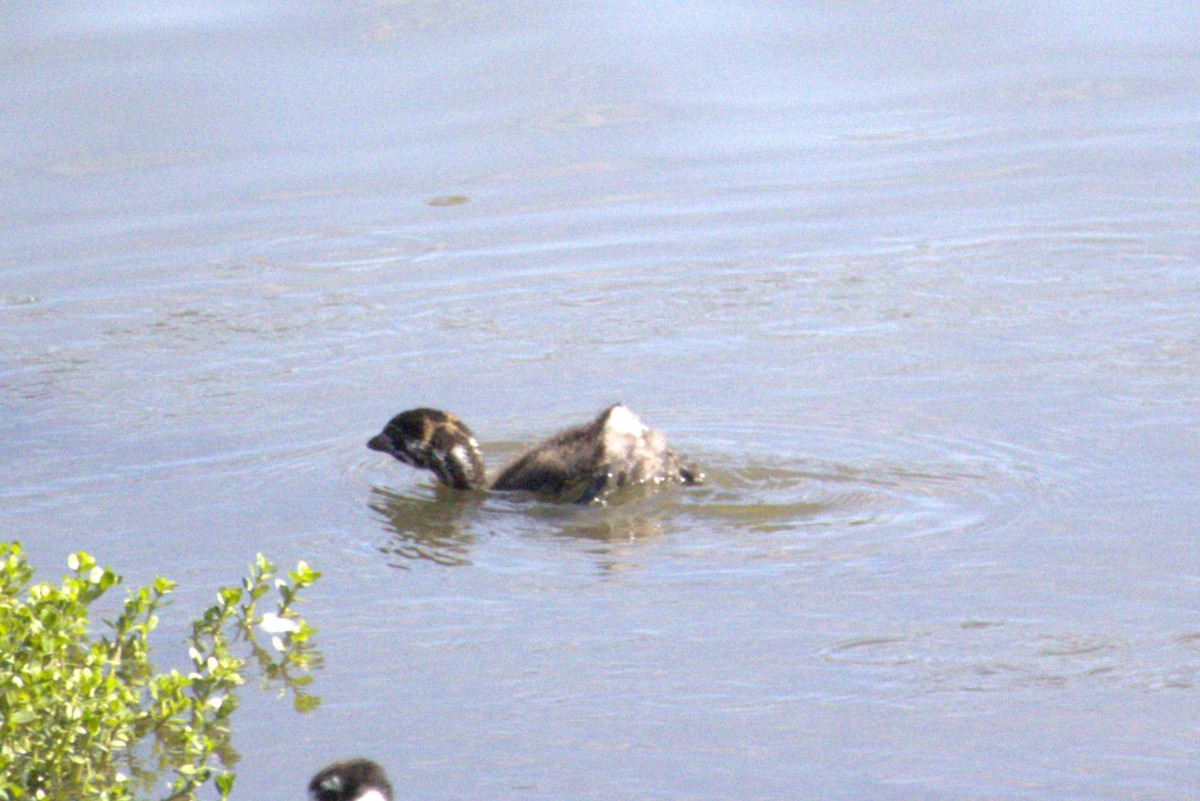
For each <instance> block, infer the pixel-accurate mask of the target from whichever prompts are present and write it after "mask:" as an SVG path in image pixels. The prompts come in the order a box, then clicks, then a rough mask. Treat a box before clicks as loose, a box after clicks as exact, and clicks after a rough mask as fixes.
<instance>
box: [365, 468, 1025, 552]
mask: <svg viewBox="0 0 1200 801" xmlns="http://www.w3.org/2000/svg"><path fill="white" fill-rule="evenodd" d="M696 456H697V457H698V458H697V460H696V461H697V463H698V464H703V465H704V468H705V471H706V475H707V478H706V482H705V484H703V485H700V486H693V487H676V486H669V487H647V486H633V487H625V488H622V489H621V490H619V491H617V492H615V493H612V494H611V495H609V496H607V497H606V498H605V500H604V502H603V503H595V504H592V505H587V506H579V505H573V504H561V503H552V502H547V501H545V500H543V499H540V498H537V497H535V496H532V495H528V494H524V493H470V492H461V491H456V490H450V489H447V488H445V487H442V486H441V485H438V484H434V483H424V482H421V483H414V484H412V485H410V486H409V487H406V488H404V489H400V490H392V489H386V488H383V487H378V486H373V487H371V489H370V499H369V501H368V506H369V507H370V508H371V509H372V510H373V511H374V512H375V513H376V514H378V515H379V516H380V518H381V519H382V521H383V525H384V528H385V530H386V531H387V533H388V540H387V543H386V544H385V545H384V546H382V548H381V550H382V551H383V552H384V553H386V554H387V555H388V556H389V563H390V564H392V565H393V566H396V567H406V566H407V565H408V563H410V562H412V561H413V560H424V561H429V562H433V563H435V564H439V565H443V566H460V565H466V564H470V563H471V553H472V551H475V550H477V549H478V548H479V547H481V546H482V544H483V543H484V542H485V541H487V540H489V539H490V538H492V537H493V536H498V537H501V538H503V541H504V542H506V543H507V542H512V541H522V542H525V543H530V542H537V541H539V540H541V541H554V540H565V541H574V542H579V543H593V544H595V545H598V546H602V547H597V548H587V549H586V550H588V551H590V552H591V553H592V554H593V555H594V556H595V557H596V559H597V561H598V563H599V566H600V567H601V569H602V570H603V569H605V566H606V564H607V560H609V559H610V558H612V557H613V556H614V555H615V554H616V553H617V550H619V551H620V553H621V556H620V559H621V561H622V562H624V561H625V558H626V557H627V556H628V550H627V549H626V548H619V547H618V546H624V545H629V544H638V545H639V546H645V545H646V544H649V543H655V542H662V541H666V540H669V539H670V538H671V536H672V535H674V534H677V533H682V534H686V537H687V543H688V547H692V548H702V549H706V550H713V551H716V550H728V549H734V548H740V547H742V546H743V545H745V544H746V543H748V542H750V540H747V539H746V538H745V535H752V536H753V537H754V538H755V540H754V541H757V542H758V543H759V544H760V545H761V544H762V543H763V538H772V539H774V540H776V541H777V542H778V544H779V546H780V547H781V548H782V552H784V553H787V554H791V555H792V556H793V557H795V555H796V554H797V553H798V552H807V553H808V557H807V558H809V559H822V558H831V557H829V554H828V552H827V551H824V550H822V549H821V546H820V543H821V542H823V541H826V540H828V541H839V542H842V543H843V545H842V546H837V547H840V548H843V550H841V551H839V553H840V554H841V555H840V556H839V557H838V558H845V557H846V553H845V551H844V548H850V549H851V550H853V551H854V552H855V553H858V554H860V555H867V554H874V553H876V552H878V551H881V550H886V549H888V548H892V547H895V546H896V544H897V543H900V542H903V541H905V540H910V539H914V540H921V539H929V538H933V537H939V536H941V537H953V535H957V534H961V533H963V532H966V531H969V530H973V529H975V528H977V527H978V526H980V525H983V524H985V523H986V524H991V525H995V524H997V523H998V522H999V521H1002V520H1005V519H1006V517H1008V516H1011V515H1012V514H1013V509H1014V503H1015V502H1014V498H1016V497H1017V496H1021V495H1023V494H1024V493H1025V492H1026V490H1027V488H1025V487H1022V486H1021V485H1014V484H1013V483H1012V481H1011V480H1010V476H1009V475H1008V471H1006V470H1005V469H1004V465H1002V464H993V463H989V462H988V461H987V460H986V459H979V460H974V461H968V462H965V461H963V460H962V459H937V458H935V455H934V454H927V456H929V458H928V459H926V460H900V461H889V460H883V459H866V458H864V459H862V460H860V461H857V462H853V461H847V462H839V461H828V460H819V459H793V460H781V459H774V460H766V459H763V458H761V457H749V456H745V455H743V456H740V457H739V456H735V455H731V454H714V453H707V454H696ZM504 547H508V546H507V545H506V546H504ZM517 547H523V546H517ZM822 554H824V555H822ZM543 555H544V554H543Z"/></svg>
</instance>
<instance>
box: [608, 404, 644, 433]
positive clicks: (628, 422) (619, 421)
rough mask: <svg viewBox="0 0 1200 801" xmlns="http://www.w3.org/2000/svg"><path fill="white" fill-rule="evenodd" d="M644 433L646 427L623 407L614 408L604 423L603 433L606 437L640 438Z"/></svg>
mask: <svg viewBox="0 0 1200 801" xmlns="http://www.w3.org/2000/svg"><path fill="white" fill-rule="evenodd" d="M645 431H646V426H644V425H642V421H641V420H639V419H638V416H637V415H636V414H634V413H633V412H631V411H629V409H628V408H627V407H625V406H614V407H613V409H612V411H611V412H609V413H608V420H606V421H605V423H604V433H605V434H606V435H608V436H626V437H640V436H642V434H643V433H645Z"/></svg>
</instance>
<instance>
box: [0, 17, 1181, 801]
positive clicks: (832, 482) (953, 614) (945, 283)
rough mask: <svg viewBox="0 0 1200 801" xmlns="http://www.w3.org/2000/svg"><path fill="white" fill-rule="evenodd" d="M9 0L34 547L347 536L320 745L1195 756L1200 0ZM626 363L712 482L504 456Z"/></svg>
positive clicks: (1105, 765)
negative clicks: (485, 465)
mask: <svg viewBox="0 0 1200 801" xmlns="http://www.w3.org/2000/svg"><path fill="white" fill-rule="evenodd" d="M643 5H644V4H634V3H616V4H611V3H610V4H582V5H580V4H574V5H571V4H568V6H567V7H566V8H564V7H562V4H540V3H516V4H494V3H467V2H463V3H455V2H422V3H413V2H360V3H347V2H323V3H303V2H300V3H297V2H287V3H284V2H278V3H276V2H271V1H270V0H267V1H265V2H261V3H239V2H221V1H220V0H206V1H205V2H195V3H138V2H130V3H118V2H100V3H96V2H91V3H72V2H67V3H58V4H55V6H54V7H53V8H51V9H47V8H44V7H40V6H38V7H35V6H34V4H31V3H24V2H17V3H7V4H4V5H3V6H2V7H0V31H2V33H0V48H2V52H3V57H4V62H5V64H6V66H5V69H4V70H3V71H2V73H0V108H3V111H4V113H3V115H0V145H2V149H0V181H2V182H3V185H4V193H3V198H4V199H3V204H2V207H0V353H3V356H0V405H2V407H3V414H2V415H0V508H2V509H3V512H4V520H5V524H6V529H7V532H8V536H11V537H16V538H19V539H21V540H22V541H23V543H24V544H25V546H26V548H27V550H28V551H29V552H30V554H31V557H32V559H33V561H34V563H35V564H36V565H37V566H38V568H39V569H40V571H41V573H42V575H44V576H47V577H53V576H55V575H57V574H58V573H59V572H61V571H62V570H64V569H65V559H66V556H67V554H69V553H70V552H72V551H74V550H77V549H85V550H87V551H89V552H91V553H93V554H95V555H96V556H97V557H98V558H100V559H101V561H103V562H106V563H108V564H110V565H112V566H113V567H114V569H116V570H117V571H118V572H120V573H123V574H124V575H125V576H126V578H127V581H128V582H130V583H137V582H144V581H147V580H148V579H149V578H151V577H153V576H155V575H159V574H165V575H168V576H170V577H172V578H175V579H177V580H179V581H180V582H181V588H180V592H179V599H178V601H177V603H176V605H175V607H174V608H173V609H172V611H171V616H172V617H173V619H172V620H170V621H167V622H166V623H165V624H164V628H163V632H164V633H163V638H164V639H163V642H162V645H161V647H162V648H164V649H169V648H171V647H172V645H171V643H172V642H173V641H174V640H173V638H178V637H179V636H181V635H182V632H183V630H184V625H185V623H186V619H187V618H188V617H189V616H190V614H191V613H192V611H193V610H198V609H199V608H200V607H202V606H203V605H204V604H206V603H208V602H209V599H210V598H211V593H212V591H213V589H214V588H215V587H216V586H217V585H218V584H219V583H227V582H230V581H233V580H235V578H236V576H237V574H238V573H239V571H241V569H242V568H243V566H244V565H245V564H246V563H247V562H248V561H250V560H251V559H252V558H253V555H254V553H255V552H256V551H263V552H265V553H267V554H268V555H270V556H271V557H272V558H274V559H276V560H278V561H280V562H294V561H295V560H297V559H306V560H308V561H309V562H310V563H311V564H312V565H314V566H315V567H317V568H318V569H320V570H322V571H323V572H324V574H325V577H324V578H323V579H322V581H321V582H320V584H319V586H318V587H316V588H314V592H312V593H311V594H310V596H309V603H308V604H307V606H306V607H305V610H304V611H305V612H306V614H307V615H308V616H309V618H310V619H311V620H312V621H313V622H314V623H315V624H316V625H317V626H318V627H319V628H320V634H319V635H318V641H319V644H320V647H321V651H322V653H323V655H324V663H323V666H322V667H321V668H320V669H319V670H318V671H317V673H316V681H315V684H314V686H313V688H312V689H313V692H315V693H316V694H318V695H319V696H321V699H322V702H321V704H320V706H319V708H318V709H317V710H316V711H314V712H312V713H310V714H307V715H301V714H298V713H296V712H295V711H293V710H292V708H291V705H290V703H289V702H288V700H287V699H286V698H284V699H277V698H275V697H274V695H273V694H271V693H261V692H258V691H257V690H254V689H252V688H248V689H247V690H246V692H245V693H244V694H243V697H242V709H241V711H240V713H239V716H238V722H237V728H236V731H235V745H236V747H237V749H238V751H239V752H240V754H241V761H240V763H239V764H238V766H237V768H238V771H239V778H238V786H237V789H238V791H239V796H240V797H242V798H298V797H300V796H301V794H302V789H303V786H304V784H305V782H306V780H307V777H308V776H309V775H310V774H311V773H312V772H313V771H314V770H315V769H316V767H318V766H319V765H321V764H323V763H324V762H326V761H329V760H331V759H334V758H337V757H343V756H347V755H354V754H366V755H371V756H373V757H375V758H376V759H378V760H379V761H380V762H382V763H384V764H385V765H386V766H387V768H388V770H389V771H390V772H391V774H392V776H393V778H394V780H395V783H396V784H397V786H398V788H400V797H403V798H428V799H443V798H444V799H503V798H511V799H625V798H641V799H671V800H672V801H674V800H676V799H713V800H714V801H715V800H716V799H721V800H723V801H724V800H728V799H785V798H821V799H829V798H847V799H851V798H853V799H863V798H875V799H879V798H889V799H910V798H931V799H976V798H978V799H982V798H989V799H997V798H998V799H1045V798H1056V799H1074V798H1079V799H1084V798H1087V799H1095V798H1106V799H1107V798H1112V799H1133V798H1137V799H1190V798H1194V797H1196V793H1197V792H1198V791H1200V618H1198V617H1197V613H1198V612H1200V545H1198V542H1200V539H1198V534H1200V530H1198V529H1200V514H1198V513H1197V508H1198V506H1200V355H1198V354H1200V270H1198V267H1200V226H1198V224H1197V220H1200V90H1198V87H1197V82H1196V76H1197V74H1200V44H1198V42H1200V38H1198V37H1197V36H1196V32H1197V31H1198V30H1200V13H1198V12H1196V11H1195V10H1193V9H1190V8H1187V7H1186V6H1185V5H1183V4H1181V5H1179V6H1178V7H1175V8H1174V10H1165V9H1163V8H1160V7H1159V6H1158V5H1157V4H1153V3H1144V2H1135V3H1132V4H1130V3H1123V4H1117V3H1108V2H1102V3H1099V4H1092V5H1090V6H1087V7H1086V8H1084V7H1081V6H1078V5H1077V4H1070V3H1057V2H1051V3H1049V4H1047V3H1038V4H1023V3H1017V4H1012V3H1004V4H1001V3H986V2H971V3H967V4H966V5H960V6H957V7H955V8H953V9H951V8H945V9H937V8H930V7H927V6H926V5H925V4H900V5H894V6H886V7H885V6H879V5H876V4H862V3H812V4H779V3H766V2H728V3H692V4H682V3H675V4H671V3H668V4H659V5H658V6H655V7H653V8H646V7H643ZM618 399H622V400H624V401H625V402H627V403H628V404H629V405H630V406H631V407H633V408H634V409H635V410H637V411H638V412H640V413H641V414H642V416H643V417H644V418H645V419H647V420H648V421H649V422H651V423H652V424H653V425H655V426H656V427H658V428H660V429H662V430H663V431H665V432H666V433H667V434H668V436H669V437H670V439H671V440H672V442H673V443H674V445H675V446H676V448H677V449H678V450H680V451H681V452H684V453H686V454H687V455H688V456H690V457H691V458H692V459H693V460H695V461H696V462H697V463H699V464H700V465H701V466H702V467H703V468H704V469H705V470H706V471H707V473H708V475H709V479H710V480H709V483H708V484H707V485H706V486H704V487H702V488H697V489H695V490H690V491H679V492H672V493H665V494H660V495H657V496H652V497H633V498H625V499H620V502H614V503H612V504H610V505H608V506H606V507H590V508H563V507H557V506H552V505H547V504H539V503H535V502H522V501H517V500H514V499H511V498H503V497H487V498H475V499H463V498H455V497H450V496H447V495H446V494H444V493H439V492H437V491H436V490H435V489H434V487H433V486H432V484H431V482H430V480H429V477H428V476H427V475H418V474H416V473H414V472H412V471H410V470H407V469H406V468H404V467H403V466H401V465H399V464H397V463H394V462H392V463H389V462H387V461H386V460H385V459H384V458H383V457H381V456H380V455H379V454H376V453H372V452H370V451H368V450H367V449H366V448H365V446H364V443H365V441H366V439H367V438H368V437H369V436H370V435H372V434H373V433H375V431H376V430H377V429H378V428H379V427H380V426H381V425H382V424H383V422H384V421H385V420H386V419H387V418H388V417H390V416H391V415H392V414H393V413H395V412H397V411H399V410H401V409H403V408H407V407H409V406H413V405H419V404H420V405H435V406H440V407H444V408H447V409H451V410H453V411H455V412H456V413H458V414H459V415H460V416H461V417H463V418H464V419H465V420H467V421H468V423H469V424H470V425H471V426H472V427H473V428H474V429H475V431H476V433H477V434H478V435H479V437H480V439H481V441H482V443H483V446H484V449H485V452H486V453H487V456H488V459H489V462H490V463H491V464H492V465H493V466H498V465H499V464H500V463H501V462H502V461H503V460H504V459H505V458H507V457H511V456H512V455H514V454H516V453H519V452H520V449H521V447H522V446H523V445H525V444H526V443H528V442H530V441H532V440H534V439H536V438H538V437H539V436H542V435H544V434H546V433H548V432H550V431H551V430H553V429H555V428H556V427H559V426H562V425H566V424H569V423H573V422H577V421H580V420H583V419H586V418H588V417H590V416H591V415H593V414H595V412H596V411H597V410H598V409H600V408H601V407H603V406H604V405H606V404H608V403H611V402H613V401H615V400H618Z"/></svg>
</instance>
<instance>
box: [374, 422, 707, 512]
mask: <svg viewBox="0 0 1200 801" xmlns="http://www.w3.org/2000/svg"><path fill="white" fill-rule="evenodd" d="M367 447H369V448H371V449H372V450H377V451H382V452H383V453H389V454H391V455H392V456H394V457H395V458H397V459H399V460H400V461H402V462H404V463H405V464H407V465H411V466H412V467H417V468H422V469H425V470H430V471H432V472H433V474H434V475H436V476H437V477H438V480H439V481H441V482H442V483H443V484H445V485H446V486H448V487H454V488H456V489H473V490H479V489H484V488H486V487H488V486H489V485H488V482H487V477H486V474H485V472H484V466H483V457H482V455H481V454H480V452H479V444H478V443H477V442H476V441H475V437H474V435H473V434H472V433H471V430H470V429H469V428H467V426H466V425H465V424H463V422H462V421H461V420H459V419H458V418H457V417H455V416H454V415H452V414H449V413H447V412H442V411H439V410H437V409H426V408H422V409H411V410H409V411H407V412H401V413H400V414H398V415H396V416H395V417H393V418H392V419H391V421H389V422H388V424H387V425H386V426H384V429H383V431H382V432H380V433H379V434H378V435H376V436H375V437H373V438H372V439H371V441H370V442H368V443H367ZM702 479H703V476H702V475H701V474H700V473H699V472H697V471H696V470H694V469H691V468H689V467H685V466H683V465H681V464H680V462H679V459H678V458H677V457H676V456H675V453H674V451H672V450H671V449H670V448H669V447H667V443H666V440H665V439H664V438H663V436H662V434H660V433H658V432H657V431H654V430H653V429H650V428H647V427H646V426H645V425H643V424H642V422H641V420H639V419H638V418H637V415H635V414H634V413H633V412H631V411H629V409H627V408H626V407H625V406H623V405H621V404H616V405H614V406H610V407H608V408H607V409H605V410H604V411H603V412H601V413H600V414H599V416H597V417H596V419H595V420H593V421H591V422H590V423H586V424H584V425H581V426H576V427H574V428H568V429H565V430H563V431H560V432H559V433H557V434H555V435H554V436H552V437H550V438H549V439H547V440H545V441H544V442H542V443H541V444H539V445H537V446H536V447H534V448H533V449H532V450H530V451H529V452H528V453H526V454H525V455H524V456H521V457H520V458H518V459H517V460H516V461H514V462H513V463H512V464H510V465H508V466H507V467H505V468H504V469H503V470H501V471H500V473H499V475H497V476H496V478H495V480H494V481H492V482H491V484H490V487H491V489H494V490H502V491H514V490H519V491H526V492H536V493H539V494H542V495H548V496H552V497H555V498H558V499H561V500H571V501H575V502H577V503H588V502H590V501H592V500H595V499H596V498H599V497H601V496H602V495H603V494H604V493H605V492H607V491H608V490H610V489H613V488H616V487H619V486H623V485H626V484H642V483H655V484H660V483H664V482H676V483H681V484H697V483H700V481H701V480H702Z"/></svg>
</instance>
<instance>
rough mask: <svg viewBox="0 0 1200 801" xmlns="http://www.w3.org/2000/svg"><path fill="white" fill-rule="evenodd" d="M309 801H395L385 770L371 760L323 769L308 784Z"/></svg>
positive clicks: (334, 765) (342, 763)
mask: <svg viewBox="0 0 1200 801" xmlns="http://www.w3.org/2000/svg"><path fill="white" fill-rule="evenodd" d="M308 797H309V799H310V801H392V785H391V784H390V783H389V782H388V780H387V775H386V774H385V773H384V772H383V768H381V767H379V765H377V764H375V763H374V762H372V761H371V760H369V759H348V760H346V761H345V762H334V763H333V764H332V765H329V766H327V767H326V768H324V769H323V770H322V771H321V772H320V773H318V774H317V775H316V776H313V777H312V781H310V782H309V783H308Z"/></svg>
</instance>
